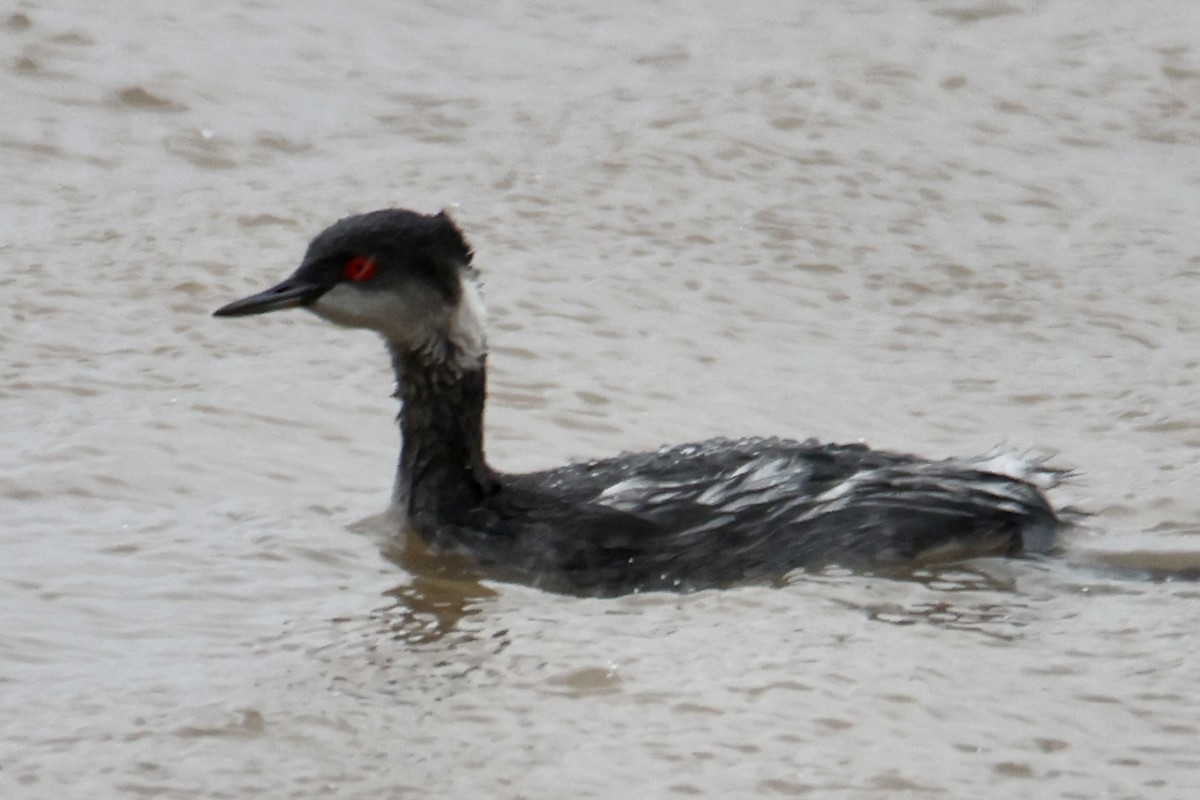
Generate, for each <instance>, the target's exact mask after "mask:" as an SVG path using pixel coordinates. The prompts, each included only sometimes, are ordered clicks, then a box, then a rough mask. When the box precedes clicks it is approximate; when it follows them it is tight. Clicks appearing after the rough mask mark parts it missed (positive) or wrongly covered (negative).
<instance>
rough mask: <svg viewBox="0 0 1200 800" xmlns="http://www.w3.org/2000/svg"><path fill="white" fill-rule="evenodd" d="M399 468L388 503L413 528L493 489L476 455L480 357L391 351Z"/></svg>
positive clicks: (466, 506)
mask: <svg viewBox="0 0 1200 800" xmlns="http://www.w3.org/2000/svg"><path fill="white" fill-rule="evenodd" d="M391 351H392V365H393V367H394V368H395V370H396V385H397V390H396V396H397V397H398V398H399V399H400V402H401V408H400V435H401V437H402V443H401V449H400V465H399V469H398V471H397V475H396V489H395V495H394V501H395V503H396V505H397V506H398V507H399V509H400V510H401V511H402V512H403V513H404V514H405V515H406V518H407V519H408V520H409V521H410V523H412V524H413V525H414V526H415V527H417V528H418V529H419V528H420V527H421V522H422V521H425V520H427V521H430V522H434V521H445V520H447V519H452V518H453V517H454V516H456V512H458V513H461V512H464V511H467V510H470V509H472V508H475V507H476V506H478V505H479V504H480V502H481V501H482V500H483V499H484V498H485V497H487V496H488V495H489V494H491V493H492V492H493V491H494V490H495V486H496V476H495V473H493V472H492V470H491V468H490V467H488V465H487V462H486V460H485V459H484V454H483V407H484V398H485V395H486V392H487V386H486V384H487V370H486V357H485V356H483V355H480V356H479V357H478V359H476V360H475V361H474V362H473V363H471V364H470V365H469V366H464V364H463V362H462V361H461V360H455V359H430V358H428V357H427V355H426V354H422V353H413V352H411V351H409V352H404V351H401V350H399V349H397V348H395V347H392V348H391Z"/></svg>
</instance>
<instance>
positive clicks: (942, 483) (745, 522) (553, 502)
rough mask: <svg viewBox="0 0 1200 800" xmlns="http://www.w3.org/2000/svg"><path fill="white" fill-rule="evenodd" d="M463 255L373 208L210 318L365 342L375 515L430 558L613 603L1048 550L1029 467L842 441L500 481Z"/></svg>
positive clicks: (614, 463) (463, 246)
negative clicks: (819, 571)
mask: <svg viewBox="0 0 1200 800" xmlns="http://www.w3.org/2000/svg"><path fill="white" fill-rule="evenodd" d="M472 256H473V253H472V250H471V248H470V246H469V245H468V244H467V242H466V240H465V239H464V238H463V235H462V233H461V231H460V230H459V228H458V227H457V226H456V225H455V223H454V222H453V221H452V220H451V219H450V217H449V216H447V215H446V214H445V213H444V212H442V213H439V214H436V215H431V216H427V215H423V214H419V213H417V212H414V211H406V210H401V209H384V210H380V211H373V212H370V213H366V214H360V215H357V216H350V217H346V218H344V219H342V220H340V221H338V222H337V223H335V224H334V225H332V226H330V227H329V228H327V229H326V230H325V231H323V232H322V233H321V234H319V235H318V236H317V237H316V238H315V239H313V240H312V243H311V244H310V245H309V246H308V251H307V252H306V253H305V256H304V260H303V261H302V262H301V264H300V267H299V268H298V269H297V270H296V271H295V272H294V273H293V274H292V275H291V277H289V278H288V279H287V280H285V281H283V282H282V283H280V284H278V285H277V286H274V287H272V288H270V289H267V290H266V291H263V292H260V293H258V294H255V295H252V296H250V297H246V298H244V299H242V300H238V301H236V302H233V303H230V304H229V305H226V306H224V307H222V308H220V309H218V310H217V311H216V312H215V315H216V316H220V317H236V316H244V315H249V314H261V313H264V312H267V311H277V310H280V309H284V308H293V307H297V306H300V307H304V308H307V309H308V310H310V311H312V312H314V313H315V314H317V315H318V316H320V317H322V318H324V319H326V320H329V321H330V322H333V323H335V324H338V325H341V326H345V327H351V328H368V329H370V330H374V331H376V332H378V333H380V334H381V335H382V336H383V339H384V342H385V343H386V345H387V348H388V350H389V352H390V353H391V358H392V365H393V367H394V368H395V371H396V383H397V397H398V398H399V399H400V401H401V403H402V406H401V410H400V418H399V422H400V429H401V434H402V438H403V442H402V446H401V451H400V463H399V469H398V474H397V478H396V487H395V493H394V498H393V500H394V503H395V506H396V508H397V509H398V510H399V512H400V513H401V514H402V515H403V518H404V524H405V525H406V526H407V527H408V528H409V529H411V530H412V531H415V532H416V534H417V535H419V536H420V537H421V539H422V540H423V541H424V542H425V543H426V544H427V545H429V546H430V547H432V548H433V549H434V550H435V551H437V552H452V553H458V554H461V555H465V556H467V557H468V558H469V559H470V560H472V561H473V562H475V563H477V564H478V565H479V566H480V567H481V568H482V569H483V570H484V571H485V572H486V574H488V575H490V576H492V577H496V578H499V579H501V580H510V581H516V582H520V583H525V584H528V585H532V586H536V587H539V588H543V589H548V590H551V591H558V592H566V593H573V594H585V595H618V594H623V593H627V592H634V591H649V590H672V591H685V590H691V589H699V588H704V587H713V586H723V585H728V584H731V583H737V582H745V581H755V580H764V579H770V578H779V577H781V576H782V575H783V574H784V573H786V572H788V571H790V570H793V569H796V568H814V567H822V566H828V565H834V564H836V565H841V566H845V567H848V568H860V569H861V568H868V569H869V568H872V567H886V566H887V565H893V564H903V563H905V562H911V561H914V560H916V561H924V560H932V559H940V560H949V559H953V558H967V557H970V556H977V555H985V554H1007V555H1017V554H1021V553H1025V552H1042V551H1046V550H1048V549H1050V548H1051V547H1052V544H1053V540H1054V533H1055V530H1056V529H1057V528H1058V527H1059V525H1060V520H1059V516H1058V515H1057V514H1056V513H1055V511H1054V509H1053V508H1052V507H1051V506H1050V504H1049V503H1048V502H1047V500H1046V498H1045V496H1044V495H1043V493H1042V489H1044V488H1048V487H1049V486H1052V485H1054V484H1055V483H1056V482H1057V480H1058V479H1059V478H1060V477H1061V476H1062V473H1061V472H1060V471H1058V470H1054V469H1050V468H1048V467H1045V466H1044V465H1043V464H1042V463H1041V461H1039V460H1030V459H1021V458H1017V457H1014V456H993V457H987V456H980V457H977V458H967V459H948V460H944V461H930V460H925V459H921V458H917V457H914V456H910V455H902V454H898V453H890V452H881V451H877V450H871V449H869V448H867V447H866V446H864V445H860V444H821V443H818V442H816V441H814V440H809V441H806V442H796V441H789V440H786V439H775V438H770V439H766V438H755V439H740V440H737V441H730V440H726V439H713V440H709V441H704V442H699V443H695V444H687V445H681V446H677V447H670V448H664V449H662V450H659V451H657V452H652V453H643V454H634V455H628V454H627V455H620V456H617V457H615V458H610V459H606V460H601V461H590V462H586V463H575V464H568V465H567V466H564V467H559V468H557V469H551V470H547V471H544V472H534V473H529V474H523V475H509V474H504V473H500V472H497V471H495V470H493V469H492V468H491V467H489V466H488V463H487V461H486V460H485V459H484V452H483V409H484V397H485V378H486V369H485V363H486V358H487V347H486V344H485V338H484V328H483V324H484V321H483V304H482V302H481V300H480V295H479V289H478V286H477V282H476V271H475V268H474V267H473V266H472V263H471V261H472Z"/></svg>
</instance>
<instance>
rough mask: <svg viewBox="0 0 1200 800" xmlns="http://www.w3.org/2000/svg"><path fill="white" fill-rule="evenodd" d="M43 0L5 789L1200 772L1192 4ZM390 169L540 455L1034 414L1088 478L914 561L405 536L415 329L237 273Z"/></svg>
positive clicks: (13, 29) (15, 75)
mask: <svg viewBox="0 0 1200 800" xmlns="http://www.w3.org/2000/svg"><path fill="white" fill-rule="evenodd" d="M0 24H2V27H0V52H2V54H3V58H2V65H3V69H2V70H0V91H2V93H3V97H4V98H5V102H4V107H5V111H6V113H5V114H4V122H3V124H2V125H0V170H2V171H3V172H2V174H3V180H4V186H5V201H4V202H3V203H2V204H0V213H2V214H3V222H4V230H5V236H4V241H3V244H2V245H0V264H2V265H3V270H2V272H0V282H2V285H3V291H4V298H5V302H4V308H5V309H6V311H5V313H6V315H7V316H6V318H5V323H4V325H3V326H2V328H0V343H2V345H3V351H4V354H5V358H4V361H3V382H2V383H0V409H2V413H3V418H4V420H5V428H6V431H7V437H6V441H7V442H8V446H7V447H6V448H5V449H4V451H3V452H2V453H0V459H2V468H0V507H2V508H3V511H4V515H5V518H6V520H7V524H6V525H5V528H4V532H3V534H2V537H3V538H2V542H3V553H2V556H0V600H2V602H3V609H4V612H3V616H2V619H3V620H4V622H3V626H2V628H0V689H2V691H0V712H2V713H0V787H2V788H0V793H2V794H3V796H4V797H13V798H18V797H19V798H63V797H162V798H194V797H195V798H198V797H206V798H207V797H235V798H244V797H264V798H284V797H322V796H330V797H339V798H409V797H412V798H426V797H429V798H433V797H438V798H441V797H498V798H561V797H602V798H617V797H676V796H678V797H689V796H701V797H721V798H728V797H749V796H754V797H760V796H767V797H769V796H811V797H838V798H840V797H846V798H885V797H887V798H891V797H896V796H901V795H904V796H913V797H1038V798H1041V797H1079V798H1082V797H1087V798H1092V797H1114V798H1116V797H1122V798H1124V797H1129V798H1134V797H1137V798H1147V797H1149V798H1190V797H1193V796H1194V793H1195V787H1196V785H1198V784H1200V754H1198V753H1197V747H1196V742H1197V734H1198V731H1200V701H1198V700H1197V694H1196V691H1195V687H1196V674H1197V668H1198V667H1200V644H1198V643H1197V635H1196V633H1195V630H1194V629H1195V621H1196V619H1197V616H1198V612H1200V584H1197V583H1196V582H1195V581H1194V580H1193V579H1194V577H1195V576H1196V573H1197V571H1198V570H1200V496H1198V495H1197V493H1196V491H1195V486H1196V483H1197V478H1198V473H1200V468H1198V466H1197V461H1198V459H1200V399H1198V398H1197V396H1196V385H1197V379H1198V378H1200V358H1198V357H1197V355H1196V352H1195V343H1196V341H1197V335H1198V334H1200V322H1197V317H1196V309H1197V308H1198V307H1200V280H1198V278H1200V226H1197V224H1196V220H1197V212H1198V211H1200V160H1198V158H1197V145H1200V50H1198V49H1197V48H1198V45H1197V42H1196V31H1198V30H1200V5H1197V4H1195V3H1191V2H1188V0H1180V1H1179V2H1174V3H1172V2H1160V3H1152V4H1149V5H1144V4H1136V3H1125V4H1117V3H1106V4H1090V5H1088V6H1087V7H1086V8H1084V7H1083V6H1081V5H1080V4H1078V3H1072V2H1067V0H1051V1H1050V2H1044V3H1037V4H1032V3H1023V2H1011V3H1005V2H982V1H979V2H975V1H974V0H972V1H971V2H955V1H954V0H929V1H928V2H921V3H890V2H884V1H883V0H876V1H874V2H871V1H869V0H862V1H860V2H845V3H770V2H756V1H755V0H749V1H748V2H741V3H736V4H728V3H716V2H713V3H703V4H696V3H655V4H645V3H619V2H612V3H607V2H605V3H594V2H593V3H467V4H455V3H443V2H423V3H420V2H403V3H396V2H383V0H376V1H374V2H359V3H354V4H344V5H339V6H337V7H336V10H335V8H334V6H332V5H330V4H324V3H315V2H293V3H264V2H253V1H251V0H241V1H240V2H238V1H237V0H213V2H209V3H206V4H183V3H150V2H140V3H139V2H133V1H132V0H127V1H126V2H120V3H112V2H110V3H90V4H89V3H50V2H43V0H27V1H23V2H22V1H18V2H16V3H15V4H10V6H9V7H8V8H7V10H5V11H4V19H3V20H0ZM391 204H395V205H403V206H408V207H413V208H417V209H421V210H427V211H430V210H434V209H437V208H439V207H443V206H449V207H451V209H452V210H453V212H454V213H455V214H456V216H457V217H458V219H459V220H460V222H461V223H462V224H463V226H464V227H465V228H466V230H467V231H468V234H469V235H470V238H471V239H472V241H473V243H474V244H475V247H476V249H477V251H478V257H477V261H478V263H479V264H480V265H481V266H482V267H483V269H484V270H485V279H486V281H487V284H486V289H487V292H488V299H489V305H490V309H491V316H492V320H491V321H492V324H491V332H492V337H491V341H492V346H493V353H492V357H491V366H492V369H493V372H492V386H493V395H492V399H493V403H492V405H491V408H490V412H489V423H490V430H489V450H490V453H491V456H492V458H493V460H494V461H495V462H496V463H497V464H498V465H499V466H501V467H505V468H511V469H526V468H534V467H539V466H546V465H551V464H554V463H558V462H559V461H561V460H563V459H566V458H570V457H587V456H594V455H603V454H608V453H612V452H616V451H619V450H623V449H634V448H644V447H653V446H657V445H659V444H661V443H664V442H677V441H684V440H689V439H698V438H701V437H706V436H710V435H716V434H726V435H745V434H756V433H762V434H772V433H773V434H782V435H790V436H794V437H801V438H802V437H805V436H810V435H813V436H819V437H821V438H826V439H834V440H853V439H857V438H860V437H861V438H864V439H865V440H867V441H869V442H870V443H872V444H875V445H877V446H882V447H888V448H894V449H902V450H914V451H919V452H922V453H924V454H927V455H930V456H941V455H949V454H953V453H958V454H968V453H973V452H979V451H984V450H987V449H989V448H991V447H993V446H994V445H997V444H1000V443H1003V444H1005V445H1007V446H1010V447H1014V448H1017V449H1023V448H1037V449H1039V450H1042V451H1049V452H1054V453H1057V454H1058V455H1057V462H1058V463H1060V464H1062V465H1065V466H1070V467H1074V468H1076V469H1078V470H1080V472H1081V475H1080V476H1079V478H1078V479H1076V480H1075V481H1074V482H1073V484H1072V485H1071V486H1070V487H1068V488H1067V489H1065V490H1064V491H1062V492H1060V493H1059V494H1058V495H1056V500H1058V501H1059V502H1062V503H1069V504H1074V505H1077V506H1080V507H1084V508H1086V509H1088V510H1090V511H1092V512H1094V515H1095V516H1094V517H1093V518H1092V519H1091V520H1090V522H1089V523H1088V525H1087V526H1086V528H1085V529H1083V530H1081V531H1079V532H1077V533H1076V534H1075V535H1074V536H1073V538H1072V541H1071V543H1070V550H1069V553H1068V554H1067V556H1066V557H1064V558H1063V559H1061V560H1057V561H1052V562H1049V563H1033V562H1010V561H995V560H993V561H981V562H977V563H971V564H967V565H963V566H962V567H960V568H952V569H949V570H943V571H940V572H936V573H928V574H918V575H917V576H915V577H914V579H913V580H886V579H882V578H871V577H863V576H854V575H843V574H838V573H830V574H822V575H819V576H800V577H797V578H795V579H794V580H793V581H791V582H790V585H788V586H785V587H783V588H776V589H773V588H766V587H763V588H756V587H749V588H744V589H738V590H733V591H725V592H701V593H697V594H693V595H687V596H682V597H677V596H668V595H650V596H641V597H629V598H623V599H618V600H609V601H599V600H579V599H573V598H565V597H557V596H551V595H545V594H540V593H537V592H535V591H532V590H529V589H525V588H521V587H512V586H506V585H498V584H478V583H470V582H461V581H459V582H456V581H454V580H451V579H442V578H438V577H437V576H436V574H432V575H429V576H427V577H422V578H414V577H412V576H411V573H410V571H408V570H406V569H405V568H404V566H403V565H402V564H397V563H394V562H393V561H392V560H389V559H388V558H387V557H385V556H386V554H387V553H388V552H390V551H389V550H388V548H387V547H386V546H385V547H384V548H383V553H382V554H381V548H380V546H379V539H380V536H381V533H383V528H384V526H383V523H382V522H381V521H380V520H379V519H378V517H377V516H376V515H378V514H379V513H380V512H381V511H382V510H383V508H384V506H385V504H386V502H387V498H388V495H389V491H390V484H391V480H392V470H393V464H394V457H395V450H396V448H397V445H398V443H397V440H396V433H395V431H394V426H393V422H392V417H393V415H394V411H395V409H394V407H393V405H392V401H391V400H390V399H389V397H388V394H389V391H390V385H389V383H390V380H391V376H390V372H389V369H388V364H387V361H386V359H385V358H384V357H383V354H382V353H381V351H380V347H379V345H378V343H377V342H375V341H373V339H372V337H370V336H368V335H365V334H361V333H358V334H356V333H353V332H345V331H337V330H333V329H331V328H329V327H327V326H325V325H323V324H321V323H319V322H318V321H316V320H315V319H312V318H310V317H307V316H305V315H303V314H293V315H279V316H278V317H277V318H262V319H256V320H243V321H237V322H228V321H220V320H213V319H211V318H210V317H209V316H208V314H209V312H211V310H212V309H213V308H215V307H216V306H217V305H219V304H221V303H223V302H226V301H228V300H230V299H233V298H235V297H239V296H241V295H243V294H245V293H247V292H249V291H251V290H254V289H258V288H261V287H262V286H265V285H266V284H267V283H268V282H271V281H273V280H275V279H277V278H279V277H281V276H282V275H284V274H286V273H287V272H289V271H290V269H291V268H292V267H293V266H294V264H295V262H296V260H297V259H298V258H299V256H300V254H301V253H302V251H303V247H304V245H305V243H306V242H307V239H308V238H309V236H311V235H312V234H313V233H315V232H316V231H317V230H319V229H320V228H321V227H323V226H324V225H325V224H326V223H328V222H329V221H331V220H333V219H335V218H337V217H339V216H341V215H343V214H345V213H349V212H352V211H362V210H368V209H371V208H375V207H380V206H385V205H391ZM435 572H436V571H435Z"/></svg>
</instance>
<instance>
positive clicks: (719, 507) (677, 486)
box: [415, 439, 1058, 594]
mask: <svg viewBox="0 0 1200 800" xmlns="http://www.w3.org/2000/svg"><path fill="white" fill-rule="evenodd" d="M1013 465H1015V466H1016V469H1015V470H1013V469H1007V470H1006V471H1001V470H1000V467H999V466H998V463H997V462H996V461H995V460H986V459H970V460H961V459H956V460H946V461H928V460H923V459H919V458H915V457H912V456H908V455H902V454H897V453H889V452H883V451H876V450H870V449H868V448H867V447H865V446H863V445H838V444H820V443H817V442H814V441H808V442H803V443H801V442H794V441H789V440H782V439H743V440H737V441H729V440H724V439H714V440H709V441H705V442H700V443H696V444H689V445H680V446H677V447H672V448H669V449H663V450H659V451H656V452H652V453H640V454H632V455H622V456H617V457H615V458H610V459H605V460H601V461H591V462H581V463H576V464H571V465H568V466H565V467H561V468H558V469H553V470H548V471H545V472H536V473H530V474H525V475H514V476H502V478H501V481H500V483H499V487H500V488H499V489H498V490H497V491H496V493H495V494H494V495H493V496H492V497H490V498H489V499H488V501H487V502H486V503H484V504H483V505H482V506H481V507H478V508H473V509H463V510H462V512H461V513H457V514H456V513H448V514H446V515H445V518H444V519H442V520H439V521H437V522H436V523H433V522H432V521H431V523H430V525H429V526H427V528H432V529H426V530H423V531H422V533H423V534H424V535H425V536H426V538H428V539H431V540H432V541H433V542H434V543H435V544H437V545H439V546H441V547H444V548H447V549H457V550H461V551H463V552H468V553H471V554H472V555H473V556H474V557H475V558H477V559H479V560H481V561H483V562H484V563H485V564H487V565H489V566H490V567H492V568H493V569H498V570H499V572H500V574H501V575H504V574H506V573H507V574H510V575H511V577H514V578H519V579H520V580H522V581H523V582H529V583H534V584H535V585H540V586H543V587H545V588H549V589H554V590H558V591H568V592H579V593H586V594H620V593H624V592H628V591H631V590H637V589H642V590H653V589H672V590H679V589H687V588H703V587H706V586H719V585H725V584H729V583H733V582H737V581H746V580H756V579H765V578H770V577H777V576H779V575H782V574H784V573H786V572H787V571H789V570H792V569H796V568H804V567H818V566H824V565H829V564H842V565H845V566H851V567H859V568H861V567H871V566H879V565H887V564H891V563H896V562H901V561H911V560H913V559H922V558H928V559H931V560H933V559H939V558H940V559H947V558H962V557H967V556H970V555H981V554H995V553H1001V554H1017V553H1020V552H1024V551H1026V550H1043V549H1046V548H1047V547H1048V546H1049V543H1050V542H1052V540H1053V531H1054V529H1055V527H1056V526H1057V524H1058V520H1057V518H1056V516H1055V514H1054V512H1053V510H1052V509H1051V507H1050V506H1049V504H1048V503H1047V501H1046V500H1045V498H1044V497H1043V495H1042V493H1041V491H1040V490H1039V488H1038V486H1037V485H1035V484H1034V483H1033V482H1032V481H1033V479H1034V478H1036V477H1037V473H1036V470H1037V469H1038V465H1037V464H1036V462H1024V461H1017V462H1011V463H1010V464H1009V465H1006V466H1010V467H1011V466H1013ZM1014 472H1015V473H1016V474H1007V473H1014ZM1022 473H1023V474H1022ZM1045 475H1046V476H1047V477H1050V473H1045ZM415 522H417V523H418V525H419V524H420V523H419V521H415Z"/></svg>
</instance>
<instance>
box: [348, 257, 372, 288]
mask: <svg viewBox="0 0 1200 800" xmlns="http://www.w3.org/2000/svg"><path fill="white" fill-rule="evenodd" d="M374 274H375V259H373V258H368V257H367V256H355V257H354V258H352V259H350V260H349V261H347V262H346V266H344V267H342V277H343V278H345V279H346V280H348V281H355V282H360V281H365V280H370V279H371V277H372V276H373V275H374Z"/></svg>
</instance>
